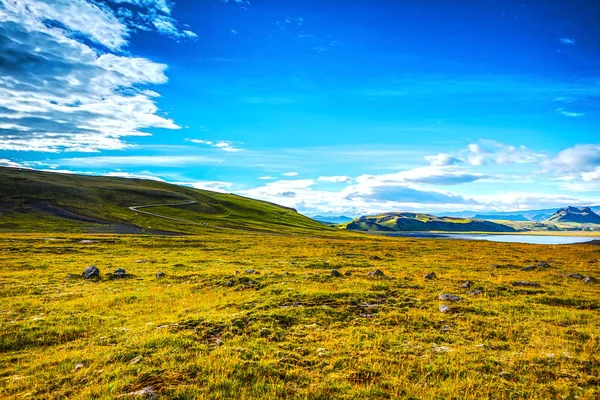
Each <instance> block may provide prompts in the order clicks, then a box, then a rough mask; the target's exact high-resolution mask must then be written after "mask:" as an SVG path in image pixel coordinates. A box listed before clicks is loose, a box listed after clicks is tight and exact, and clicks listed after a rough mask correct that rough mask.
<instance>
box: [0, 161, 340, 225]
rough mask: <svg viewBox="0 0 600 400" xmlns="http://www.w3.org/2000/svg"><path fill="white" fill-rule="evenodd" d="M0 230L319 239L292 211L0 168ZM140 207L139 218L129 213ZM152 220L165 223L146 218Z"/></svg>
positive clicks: (180, 190) (152, 184) (149, 185)
mask: <svg viewBox="0 0 600 400" xmlns="http://www.w3.org/2000/svg"><path fill="white" fill-rule="evenodd" d="M0 189H1V190H0V231H9V232H15V231H18V232H58V231H62V232H95V233H156V232H161V231H162V232H179V233H197V232H204V231H206V230H207V229H209V228H212V229H214V228H221V229H222V228H230V229H243V230H259V231H265V232H287V233H293V232H305V233H306V232H316V231H323V232H326V231H327V230H328V228H327V227H326V226H324V225H323V224H320V223H318V222H316V221H313V220H311V219H310V218H307V217H305V216H303V215H301V214H298V213H297V212H296V211H295V210H292V209H289V208H285V207H281V206H277V205H275V204H270V203H267V202H262V201H258V200H252V199H248V198H244V197H241V196H236V195H232V194H221V193H215V192H210V191H205V190H198V189H192V188H188V187H184V186H177V185H171V184H167V183H163V182H156V181H149V180H140V179H124V178H110V177H97V176H85V175H69V174H57V173H49V172H39V171H33V170H18V169H14V168H2V167H0ZM157 204H165V205H170V204H177V205H175V206H160V207H145V208H142V207H140V208H138V210H139V211H144V212H146V213H142V212H136V211H134V210H131V209H129V207H132V206H154V205H157ZM147 213H153V214H156V215H160V216H163V217H167V218H168V219H167V218H159V217H156V216H152V215H149V214H147Z"/></svg>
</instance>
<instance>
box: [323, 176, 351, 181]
mask: <svg viewBox="0 0 600 400" xmlns="http://www.w3.org/2000/svg"><path fill="white" fill-rule="evenodd" d="M317 180H319V181H322V182H332V183H347V182H351V181H352V178H350V177H349V176H344V175H334V176H321V177H319V179H317Z"/></svg>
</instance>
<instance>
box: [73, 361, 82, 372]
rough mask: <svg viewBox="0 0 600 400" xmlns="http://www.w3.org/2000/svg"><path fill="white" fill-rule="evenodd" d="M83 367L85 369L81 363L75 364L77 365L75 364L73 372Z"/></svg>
mask: <svg viewBox="0 0 600 400" xmlns="http://www.w3.org/2000/svg"><path fill="white" fill-rule="evenodd" d="M83 367H85V365H83V363H77V364H75V368H73V372H77V371H79V370H80V369H81V368H83Z"/></svg>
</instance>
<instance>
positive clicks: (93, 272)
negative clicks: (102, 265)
mask: <svg viewBox="0 0 600 400" xmlns="http://www.w3.org/2000/svg"><path fill="white" fill-rule="evenodd" d="M81 275H82V276H83V278H84V279H91V278H97V277H99V276H100V270H99V269H98V268H96V267H95V266H93V265H90V266H89V267H87V268H86V269H85V270H84V271H83V273H82V274H81Z"/></svg>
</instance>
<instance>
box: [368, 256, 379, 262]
mask: <svg viewBox="0 0 600 400" xmlns="http://www.w3.org/2000/svg"><path fill="white" fill-rule="evenodd" d="M369 260H371V261H381V257H379V256H370V257H369Z"/></svg>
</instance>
